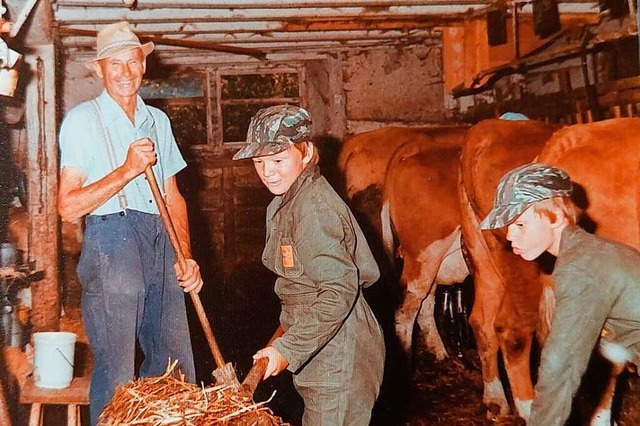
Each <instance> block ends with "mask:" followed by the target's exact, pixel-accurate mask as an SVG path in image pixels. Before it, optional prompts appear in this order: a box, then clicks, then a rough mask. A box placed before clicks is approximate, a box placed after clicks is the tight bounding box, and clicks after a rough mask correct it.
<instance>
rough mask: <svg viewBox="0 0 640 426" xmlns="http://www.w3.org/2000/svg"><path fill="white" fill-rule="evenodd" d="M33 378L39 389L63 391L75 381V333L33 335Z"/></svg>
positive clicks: (55, 332)
mask: <svg viewBox="0 0 640 426" xmlns="http://www.w3.org/2000/svg"><path fill="white" fill-rule="evenodd" d="M33 346H34V349H35V354H34V361H33V377H34V379H35V384H36V386H37V387H39V388H50V389H62V388H66V387H67V386H69V384H70V383H71V380H73V362H74V353H75V348H76V335H75V333H68V332H64V331H49V332H40V333H33Z"/></svg>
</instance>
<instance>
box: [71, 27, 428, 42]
mask: <svg viewBox="0 0 640 426" xmlns="http://www.w3.org/2000/svg"><path fill="white" fill-rule="evenodd" d="M65 31H66V30H65ZM138 35H139V36H140V37H142V38H145V37H146V35H145V33H138ZM150 37H152V36H150ZM404 37H412V38H418V37H419V38H421V39H431V38H433V31H432V30H430V29H429V30H411V31H377V30H376V31H335V32H316V33H286V32H283V33H280V32H274V33H271V34H267V33H263V34H255V33H244V34H202V33H200V34H189V35H181V34H178V33H165V35H164V36H163V37H162V41H158V43H162V42H164V41H167V40H190V41H197V42H204V41H207V42H209V43H211V44H213V45H214V46H215V45H216V44H217V45H220V44H224V45H233V44H246V43H255V44H261V43H274V42H275V41H277V42H280V43H304V42H338V43H340V42H344V41H352V40H365V41H367V40H369V41H373V40H400V39H402V38H404ZM150 40H151V39H150ZM65 43H68V44H72V45H76V46H83V45H88V46H93V45H94V44H95V41H94V40H93V39H90V38H87V37H84V38H76V37H69V38H68V39H66V40H65Z"/></svg>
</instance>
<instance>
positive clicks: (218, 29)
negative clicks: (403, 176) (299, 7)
mask: <svg viewBox="0 0 640 426" xmlns="http://www.w3.org/2000/svg"><path fill="white" fill-rule="evenodd" d="M464 16H466V15H430V16H424V17H412V18H411V19H368V20H364V19H357V20H339V21H331V20H324V21H321V22H316V21H311V20H297V21H289V22H277V21H269V22H260V21H255V22H249V21H247V22H185V23H183V22H180V23H177V22H158V23H137V22H135V23H134V22H131V26H132V28H133V29H134V31H135V32H136V34H165V35H166V34H181V35H192V34H242V33H251V34H271V33H278V32H287V33H297V32H310V33H312V32H321V33H322V32H329V31H336V32H340V31H410V30H420V29H425V30H429V29H432V28H434V27H442V26H445V25H451V24H456V23H460V21H461V19H463V18H464ZM73 27H74V28H77V29H84V30H94V31H97V30H99V29H100V28H102V27H103V25H101V24H94V23H83V24H75V25H74V26H73Z"/></svg>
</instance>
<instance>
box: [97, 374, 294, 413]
mask: <svg viewBox="0 0 640 426" xmlns="http://www.w3.org/2000/svg"><path fill="white" fill-rule="evenodd" d="M176 364H177V362H174V363H172V364H171V365H169V366H168V367H167V371H166V373H165V374H164V375H163V376H161V377H147V378H140V379H137V380H134V381H131V382H129V383H127V384H126V385H124V386H121V387H119V388H118V389H116V392H115V394H114V396H113V399H112V400H111V402H110V403H109V405H107V407H106V408H105V409H104V411H103V412H102V414H101V415H100V418H101V423H100V425H102V426H116V425H118V426H127V425H132V426H133V425H149V426H156V425H157V426H160V425H185V426H186V425H189V426H205V425H206V426H216V425H225V426H226V425H229V426H232V425H233V426H249V425H251V426H253V425H255V426H282V425H286V423H283V422H282V419H280V418H279V417H277V416H275V415H274V414H273V413H272V412H271V410H270V409H269V408H268V407H267V406H266V403H267V402H269V401H264V402H260V403H255V402H254V401H253V399H252V398H251V396H247V395H244V394H242V393H240V392H236V391H234V389H233V388H232V387H231V386H227V385H219V386H209V387H199V386H197V385H195V384H192V383H186V382H185V381H184V377H183V376H181V375H180V374H179V373H176V372H174V369H175V366H176ZM177 376H178V377H177Z"/></svg>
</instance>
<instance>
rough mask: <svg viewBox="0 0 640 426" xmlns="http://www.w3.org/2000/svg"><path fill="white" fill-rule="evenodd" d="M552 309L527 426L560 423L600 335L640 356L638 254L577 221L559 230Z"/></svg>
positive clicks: (639, 267)
mask: <svg viewBox="0 0 640 426" xmlns="http://www.w3.org/2000/svg"><path fill="white" fill-rule="evenodd" d="M553 279H554V281H555V289H554V293H555V297H556V308H555V314H554V317H553V322H552V325H551V332H550V334H549V337H548V339H547V341H546V342H545V346H544V349H543V350H542V357H541V361H540V369H539V378H538V383H537V384H536V387H535V393H536V395H535V398H534V401H533V404H532V407H531V416H530V418H529V421H528V422H527V425H529V426H554V425H558V426H560V425H563V424H564V423H565V421H566V419H567V418H568V417H569V414H570V411H571V403H572V399H573V396H574V394H575V392H576V390H577V389H578V386H579V385H580V380H581V378H582V375H583V374H584V372H585V370H586V368H587V364H588V362H589V358H590V356H591V353H592V351H593V348H594V347H595V345H596V343H598V339H599V338H600V334H601V332H602V329H603V328H604V329H605V330H606V337H603V339H604V338H606V339H607V340H609V341H612V342H616V343H618V344H620V345H622V346H624V347H626V348H628V349H629V350H630V351H631V352H632V353H633V355H634V358H635V359H634V363H636V364H637V363H638V360H639V359H640V253H639V252H638V251H637V250H635V249H634V248H632V247H629V246H627V245H624V244H621V243H617V242H613V241H610V240H606V239H603V238H600V237H598V236H595V235H592V234H589V233H587V232H586V231H584V230H582V229H581V228H579V227H576V226H569V227H567V228H565V229H564V230H563V232H562V239H561V242H560V250H559V253H558V259H557V261H556V265H555V269H554V271H553Z"/></svg>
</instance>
